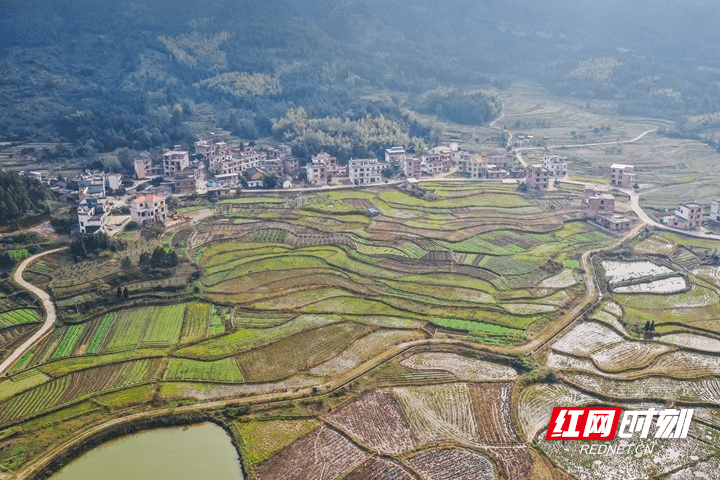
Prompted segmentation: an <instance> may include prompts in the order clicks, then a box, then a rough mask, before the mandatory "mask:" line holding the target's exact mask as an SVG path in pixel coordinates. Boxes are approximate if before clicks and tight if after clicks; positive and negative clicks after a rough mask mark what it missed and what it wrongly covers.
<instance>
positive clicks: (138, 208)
mask: <svg viewBox="0 0 720 480" xmlns="http://www.w3.org/2000/svg"><path fill="white" fill-rule="evenodd" d="M166 218H167V209H166V208H165V197H160V196H157V195H144V196H142V197H137V198H136V199H134V200H133V201H132V202H130V219H131V220H132V221H133V222H135V223H137V224H139V225H142V224H145V225H150V224H153V223H157V222H164V221H165V220H166Z"/></svg>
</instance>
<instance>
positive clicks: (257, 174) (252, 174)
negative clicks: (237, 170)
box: [242, 167, 265, 188]
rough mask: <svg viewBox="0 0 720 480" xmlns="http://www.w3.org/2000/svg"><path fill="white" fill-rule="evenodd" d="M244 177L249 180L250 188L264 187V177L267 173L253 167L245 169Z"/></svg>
mask: <svg viewBox="0 0 720 480" xmlns="http://www.w3.org/2000/svg"><path fill="white" fill-rule="evenodd" d="M242 175H243V177H245V181H246V182H247V186H248V188H262V187H263V179H264V178H265V174H264V173H263V172H262V171H261V170H259V169H257V168H255V167H253V168H249V169H247V170H245V171H244V172H243V173H242Z"/></svg>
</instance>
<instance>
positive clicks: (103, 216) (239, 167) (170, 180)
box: [26, 134, 720, 233]
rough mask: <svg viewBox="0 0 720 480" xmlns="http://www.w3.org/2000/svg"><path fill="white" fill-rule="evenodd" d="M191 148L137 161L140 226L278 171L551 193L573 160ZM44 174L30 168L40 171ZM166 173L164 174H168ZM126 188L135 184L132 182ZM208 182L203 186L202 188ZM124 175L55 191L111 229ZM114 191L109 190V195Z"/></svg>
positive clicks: (613, 170)
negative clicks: (489, 183) (197, 197)
mask: <svg viewBox="0 0 720 480" xmlns="http://www.w3.org/2000/svg"><path fill="white" fill-rule="evenodd" d="M194 147H195V152H194V154H192V155H191V153H190V152H189V151H188V150H186V149H183V148H182V147H181V146H179V145H176V146H174V147H173V148H166V149H164V150H163V153H162V159H161V160H160V159H157V160H154V159H153V157H152V156H151V155H150V154H141V155H139V156H137V157H136V158H135V160H134V167H135V177H136V179H138V180H143V179H150V178H153V179H158V183H155V182H153V185H152V186H149V185H148V186H147V188H146V189H145V190H144V191H143V192H142V193H141V192H137V193H135V194H134V195H135V198H133V199H132V200H130V202H129V204H130V220H132V221H134V222H136V223H138V224H145V225H148V224H154V223H158V222H165V221H166V219H167V206H166V203H165V200H166V197H167V195H170V194H174V195H181V196H182V195H189V194H193V193H207V195H208V196H210V197H211V198H212V197H224V196H227V195H231V194H233V193H235V191H236V190H237V189H238V187H239V186H241V185H242V186H243V187H248V188H253V187H261V188H262V187H263V186H264V185H265V178H266V176H268V175H273V176H275V177H276V178H278V179H280V181H281V182H282V183H281V186H283V187H284V188H287V187H290V186H292V182H293V181H296V180H298V179H302V180H304V181H305V182H306V185H308V186H312V187H322V186H325V185H328V184H330V183H331V182H332V183H335V184H347V185H372V184H379V183H382V181H383V171H384V170H385V169H390V170H391V171H393V172H399V174H400V175H402V174H404V176H405V178H406V182H405V183H404V184H403V185H404V188H407V189H408V190H410V189H417V187H418V180H417V179H418V178H421V177H423V176H435V175H438V174H444V173H450V172H453V171H457V173H458V174H459V175H461V176H465V177H467V178H471V179H477V180H483V179H486V180H501V179H505V178H517V179H522V178H523V177H524V179H525V180H524V181H525V185H526V186H527V188H528V189H533V190H536V191H539V192H541V193H542V192H546V191H547V190H549V189H550V188H551V183H552V179H553V178H561V177H565V176H567V174H568V160H567V158H566V157H562V156H559V155H546V156H545V157H543V159H542V162H541V163H534V164H532V165H528V166H527V167H526V168H525V169H522V168H519V165H518V164H517V160H516V158H515V156H514V155H513V154H512V153H509V152H507V151H505V150H502V149H487V150H485V151H484V152H482V153H471V152H468V151H465V150H463V149H462V148H460V147H459V146H458V145H457V144H455V143H452V144H450V145H448V146H444V145H443V146H437V147H433V148H429V149H426V150H424V151H423V152H421V153H419V154H418V153H413V152H407V151H406V150H405V149H404V148H403V147H392V148H388V149H386V150H385V158H384V162H383V161H381V160H379V159H377V158H358V159H355V158H353V159H350V160H349V161H348V162H347V165H343V163H341V162H340V161H338V159H337V158H336V157H334V156H332V155H330V154H328V153H319V154H317V155H315V156H313V157H311V158H310V161H309V162H308V163H307V164H306V165H302V166H301V162H300V160H299V159H298V158H297V157H295V156H294V155H293V154H292V148H291V147H290V146H288V145H279V146H267V147H264V148H253V147H245V146H242V145H241V146H239V147H237V146H231V145H230V144H228V143H226V142H225V141H224V140H223V139H222V137H220V136H218V135H215V134H209V135H207V136H206V137H205V138H204V139H202V140H199V141H197V142H195V145H194ZM34 174H38V175H39V172H27V173H26V175H34ZM160 177H162V178H160ZM609 183H610V187H611V188H633V187H634V186H635V185H636V184H635V171H634V167H633V166H632V165H623V164H613V165H611V167H610V176H609ZM126 185H129V183H128V181H127V180H126ZM201 185H202V186H201ZM122 186H123V176H122V175H121V174H116V173H100V172H83V173H81V174H79V175H77V176H76V177H73V178H71V179H67V180H61V181H56V182H55V183H54V184H53V185H52V189H53V190H54V191H55V192H56V194H57V195H58V197H59V198H64V199H65V200H68V201H73V200H75V201H77V204H78V207H77V215H78V223H79V226H80V232H81V233H95V232H102V231H105V230H106V226H107V219H108V215H109V208H108V199H107V194H108V193H115V191H122V190H121V189H122ZM108 190H109V192H108ZM584 205H585V217H586V218H587V219H589V220H592V221H594V222H596V223H597V224H599V225H600V226H602V227H604V228H606V229H608V230H611V231H616V232H620V231H625V230H627V229H629V228H630V227H631V226H632V224H633V220H632V219H630V218H628V217H626V216H624V215H621V214H618V213H616V212H615V197H614V196H613V195H612V194H611V193H610V192H608V191H606V190H597V189H592V188H587V189H585V192H584ZM703 212H704V207H703V205H700V204H697V203H689V204H684V205H681V206H680V207H679V208H678V209H677V210H675V212H674V214H672V215H668V216H665V217H663V218H662V219H661V221H662V222H663V223H664V224H666V225H668V226H671V227H675V228H679V229H686V230H693V229H697V228H700V227H701V225H702V223H703V220H704V215H703ZM709 218H710V219H711V220H713V221H717V222H720V199H718V200H715V201H713V202H712V205H711V208H710V217H709Z"/></svg>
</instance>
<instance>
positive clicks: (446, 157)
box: [420, 144, 460, 175]
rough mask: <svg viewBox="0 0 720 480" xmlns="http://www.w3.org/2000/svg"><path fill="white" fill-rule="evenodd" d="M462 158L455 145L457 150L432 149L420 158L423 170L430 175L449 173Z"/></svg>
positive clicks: (441, 147)
mask: <svg viewBox="0 0 720 480" xmlns="http://www.w3.org/2000/svg"><path fill="white" fill-rule="evenodd" d="M459 157H460V151H459V150H458V149H457V145H456V144H455V150H453V149H451V148H450V147H445V146H439V147H434V148H431V149H429V150H427V151H425V153H423V155H421V156H420V160H421V161H422V164H421V169H422V172H423V173H426V174H428V175H437V174H439V173H447V172H449V171H450V169H451V168H452V167H453V166H454V165H455V163H456V161H457V160H458V159H459Z"/></svg>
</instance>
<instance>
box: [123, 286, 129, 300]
mask: <svg viewBox="0 0 720 480" xmlns="http://www.w3.org/2000/svg"><path fill="white" fill-rule="evenodd" d="M123 297H125V299H126V300H127V299H128V297H130V292H128V289H127V287H125V290H123Z"/></svg>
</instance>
